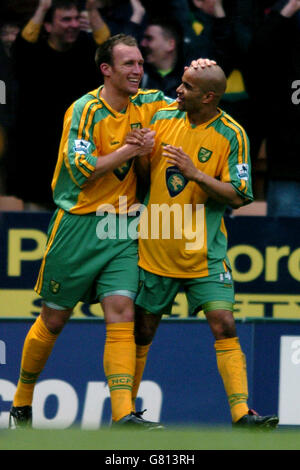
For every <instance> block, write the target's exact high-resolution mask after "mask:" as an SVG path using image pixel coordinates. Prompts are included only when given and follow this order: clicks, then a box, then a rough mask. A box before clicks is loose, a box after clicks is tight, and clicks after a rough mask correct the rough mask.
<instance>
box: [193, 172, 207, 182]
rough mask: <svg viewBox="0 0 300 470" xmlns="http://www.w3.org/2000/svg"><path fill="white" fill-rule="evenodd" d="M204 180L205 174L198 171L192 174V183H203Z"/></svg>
mask: <svg viewBox="0 0 300 470" xmlns="http://www.w3.org/2000/svg"><path fill="white" fill-rule="evenodd" d="M204 178H205V174H204V173H203V172H202V171H200V170H197V171H196V172H195V173H194V176H193V181H194V182H195V183H198V184H199V183H203V181H204Z"/></svg>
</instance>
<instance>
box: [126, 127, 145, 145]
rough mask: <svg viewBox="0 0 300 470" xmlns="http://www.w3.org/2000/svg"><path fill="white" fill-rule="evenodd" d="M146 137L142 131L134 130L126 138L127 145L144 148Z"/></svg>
mask: <svg viewBox="0 0 300 470" xmlns="http://www.w3.org/2000/svg"><path fill="white" fill-rule="evenodd" d="M144 135H145V133H144V132H142V129H132V131H130V132H128V134H127V136H126V137H125V143H126V144H132V145H140V146H142V145H144Z"/></svg>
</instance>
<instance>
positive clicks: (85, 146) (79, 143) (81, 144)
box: [73, 139, 91, 155]
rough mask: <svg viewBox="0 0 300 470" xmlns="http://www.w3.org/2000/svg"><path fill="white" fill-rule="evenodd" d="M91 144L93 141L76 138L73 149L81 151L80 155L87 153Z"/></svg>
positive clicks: (77, 151)
mask: <svg viewBox="0 0 300 470" xmlns="http://www.w3.org/2000/svg"><path fill="white" fill-rule="evenodd" d="M90 145H91V143H90V142H88V141H87V140H83V139H76V140H74V147H73V150H74V152H76V153H80V155H85V154H86V153H87V152H88V150H89V147H90Z"/></svg>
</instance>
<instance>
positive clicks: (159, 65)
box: [140, 18, 194, 98]
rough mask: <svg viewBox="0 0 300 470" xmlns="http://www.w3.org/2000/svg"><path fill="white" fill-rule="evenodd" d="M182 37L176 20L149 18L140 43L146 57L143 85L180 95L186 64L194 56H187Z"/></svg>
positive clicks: (166, 93) (173, 95)
mask: <svg viewBox="0 0 300 470" xmlns="http://www.w3.org/2000/svg"><path fill="white" fill-rule="evenodd" d="M182 39H183V38H182V33H181V30H180V28H179V26H178V25H177V24H176V23H175V21H169V20H165V19H162V18H160V19H157V20H155V19H153V20H150V21H149V24H148V26H147V28H146V30H145V32H144V36H143V39H142V41H141V43H140V45H141V49H142V53H143V56H144V59H145V64H144V77H143V80H142V84H141V86H142V87H143V88H154V89H159V90H162V91H163V92H164V93H165V95H166V96H169V97H171V98H176V96H177V94H176V88H177V87H178V86H179V85H180V83H181V77H182V70H183V67H184V65H185V64H188V63H190V61H191V59H194V57H188V56H184V55H183V49H182Z"/></svg>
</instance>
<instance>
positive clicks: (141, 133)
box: [125, 128, 155, 156]
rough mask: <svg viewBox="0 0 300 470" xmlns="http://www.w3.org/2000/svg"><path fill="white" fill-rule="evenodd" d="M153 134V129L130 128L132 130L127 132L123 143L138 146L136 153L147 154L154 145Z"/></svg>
mask: <svg viewBox="0 0 300 470" xmlns="http://www.w3.org/2000/svg"><path fill="white" fill-rule="evenodd" d="M154 136H155V131H151V130H150V129H147V128H142V129H132V131H130V132H129V133H128V134H127V136H126V138H125V143H126V144H131V145H135V146H138V148H137V153H138V155H140V156H143V155H148V154H149V153H151V151H152V149H153V147H154Z"/></svg>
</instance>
